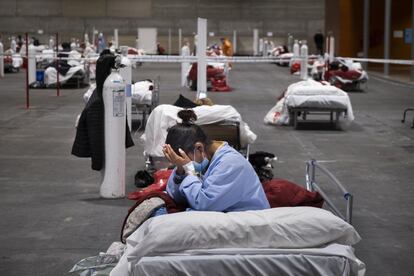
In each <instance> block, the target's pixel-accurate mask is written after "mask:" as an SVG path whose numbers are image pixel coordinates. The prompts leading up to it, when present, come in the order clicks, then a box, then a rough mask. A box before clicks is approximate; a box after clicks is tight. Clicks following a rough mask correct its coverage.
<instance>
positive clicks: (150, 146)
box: [141, 104, 257, 157]
mask: <svg viewBox="0 0 414 276" xmlns="http://www.w3.org/2000/svg"><path fill="white" fill-rule="evenodd" d="M180 110H183V108H181V107H177V106H174V105H169V104H163V105H159V106H157V107H156V108H155V109H154V110H153V111H152V112H151V114H150V116H149V117H148V121H147V125H146V126H145V132H144V134H143V135H142V136H141V140H142V141H143V142H144V150H145V153H146V154H148V155H150V156H158V157H163V156H164V154H163V153H162V147H163V145H164V143H165V139H166V138H167V130H168V129H169V128H170V127H172V126H174V125H176V124H177V122H180V121H181V119H179V118H178V116H177V113H178V111H180ZM193 110H194V112H195V114H196V115H197V118H198V119H197V121H196V124H199V125H206V124H212V123H217V122H220V121H223V120H232V121H237V122H240V140H241V145H242V146H246V145H247V144H251V143H253V142H254V141H255V140H256V138H257V135H256V134H254V133H253V132H252V131H251V130H250V128H249V126H248V125H247V124H246V123H245V122H243V120H242V117H241V115H240V113H238V112H237V110H236V109H235V108H234V107H232V106H231V105H213V106H207V105H202V106H197V107H195V108H193Z"/></svg>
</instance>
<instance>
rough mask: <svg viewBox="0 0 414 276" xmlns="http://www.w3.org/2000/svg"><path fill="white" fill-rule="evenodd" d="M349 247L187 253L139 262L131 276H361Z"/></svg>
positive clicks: (359, 265) (360, 266)
mask: <svg viewBox="0 0 414 276" xmlns="http://www.w3.org/2000/svg"><path fill="white" fill-rule="evenodd" d="M364 274H365V264H364V263H362V262H361V261H360V260H359V259H357V258H356V257H355V255H354V253H353V249H352V247H351V246H347V245H340V244H331V245H329V246H327V247H323V248H307V249H254V248H251V249H237V248H235V249H228V248H227V249H210V250H189V251H184V252H181V253H175V254H165V255H163V256H153V257H144V258H142V259H141V260H140V261H139V262H138V263H137V264H135V266H134V267H131V275H134V276H138V275H139V276H146V275H148V276H149V275H198V276H203V275H205V276H209V275H247V276H250V275H252V276H253V275H344V276H345V275H358V276H361V275H364Z"/></svg>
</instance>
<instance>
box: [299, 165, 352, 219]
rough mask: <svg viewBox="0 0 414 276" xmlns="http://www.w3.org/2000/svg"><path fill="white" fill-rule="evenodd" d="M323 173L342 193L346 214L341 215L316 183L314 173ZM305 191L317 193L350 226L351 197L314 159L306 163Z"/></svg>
mask: <svg viewBox="0 0 414 276" xmlns="http://www.w3.org/2000/svg"><path fill="white" fill-rule="evenodd" d="M317 169H318V171H320V172H322V173H324V175H325V176H327V177H328V178H329V180H330V181H331V183H332V184H333V185H334V186H336V187H337V188H338V189H339V191H340V192H341V193H342V195H343V197H344V199H345V201H346V213H345V214H343V212H341V211H340V210H339V209H338V208H337V207H336V206H335V204H334V203H333V201H332V200H331V199H330V198H329V196H328V195H327V194H326V193H325V192H324V190H323V189H322V188H321V187H320V186H319V185H318V183H317V182H316V171H317ZM306 189H307V190H308V191H311V192H313V191H317V192H319V193H320V194H321V195H322V197H323V198H324V200H325V202H326V204H327V206H328V208H329V209H330V210H331V211H332V212H333V213H334V214H335V215H337V216H338V217H340V218H342V219H343V220H345V221H346V222H348V223H349V224H352V207H353V198H354V197H353V195H352V194H351V193H350V192H349V191H348V190H347V189H346V188H345V187H344V186H343V185H342V184H341V182H339V180H338V179H337V178H336V177H335V176H334V175H333V174H332V173H331V172H330V171H329V170H328V169H327V168H325V167H324V166H323V165H322V164H320V163H319V162H318V161H316V160H315V159H312V160H310V161H308V162H307V163H306Z"/></svg>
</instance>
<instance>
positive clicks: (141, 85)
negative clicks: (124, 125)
mask: <svg viewBox="0 0 414 276" xmlns="http://www.w3.org/2000/svg"><path fill="white" fill-rule="evenodd" d="M153 85H154V83H153V82H151V81H147V80H144V81H139V82H136V83H134V84H133V85H131V91H132V103H133V104H146V105H151V102H152V90H150V86H153Z"/></svg>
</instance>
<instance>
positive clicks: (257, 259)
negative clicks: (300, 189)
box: [111, 160, 365, 276]
mask: <svg viewBox="0 0 414 276" xmlns="http://www.w3.org/2000/svg"><path fill="white" fill-rule="evenodd" d="M320 174H323V175H324V176H326V177H327V178H321V179H324V180H325V179H328V181H327V182H324V183H322V182H321V181H320V180H319V179H318V180H317V179H316V176H317V175H318V176H319V175H320ZM328 183H329V184H333V186H332V187H330V188H338V189H339V191H340V193H341V196H342V197H343V198H344V200H345V201H346V212H345V214H343V213H342V212H341V211H340V210H339V209H340V208H339V207H338V206H336V205H335V202H334V201H333V200H331V199H330V197H329V196H328V195H327V193H325V192H324V189H322V185H323V184H324V185H326V184H328ZM306 185H307V188H308V189H309V190H317V191H319V192H320V193H321V195H322V196H323V197H324V199H325V202H326V204H327V208H329V209H331V210H332V212H330V211H328V210H324V209H321V208H314V207H282V208H273V209H268V210H261V211H245V212H230V213H221V212H196V211H193V212H183V213H175V214H170V215H168V216H159V217H155V218H151V219H149V220H147V221H146V222H145V223H144V224H142V225H141V226H140V227H139V228H138V229H137V230H136V231H135V232H134V233H133V234H132V235H131V236H130V237H129V238H128V239H127V248H126V251H125V253H124V255H123V256H122V257H121V259H120V261H119V263H118V264H117V266H116V267H115V268H114V270H113V271H112V273H111V276H121V275H122V276H124V275H134V276H138V275H139V276H142V275H206V276H207V275H343V276H345V275H358V276H362V275H364V274H365V264H364V263H363V262H362V261H360V260H359V259H358V258H357V257H356V256H355V254H354V250H353V245H355V244H356V243H357V242H359V241H360V239H361V238H360V236H359V235H358V233H357V232H356V230H355V229H354V227H353V226H352V225H351V222H352V199H353V196H352V194H351V193H350V192H349V191H348V190H347V189H346V188H345V187H344V186H343V185H342V184H341V183H340V182H339V181H338V179H336V177H335V176H334V175H333V174H332V173H331V172H329V170H328V169H327V168H326V167H324V166H323V165H321V164H320V163H319V162H317V161H315V160H311V161H309V162H307V165H306Z"/></svg>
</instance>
